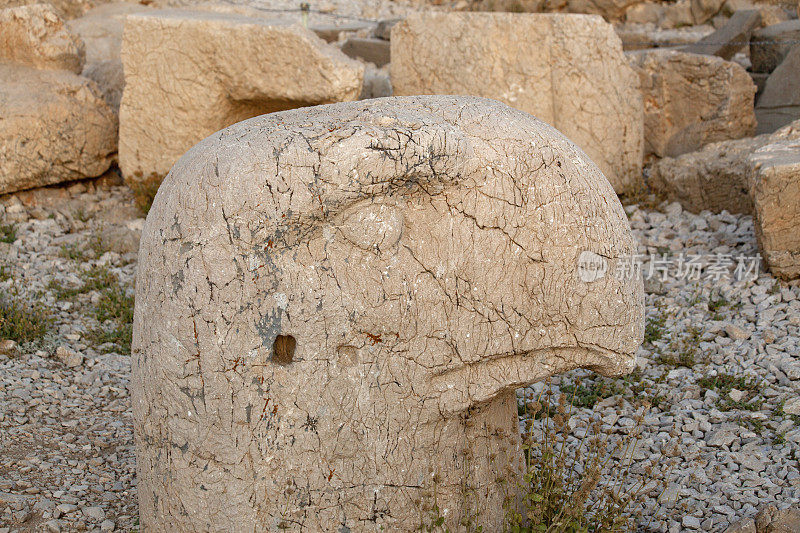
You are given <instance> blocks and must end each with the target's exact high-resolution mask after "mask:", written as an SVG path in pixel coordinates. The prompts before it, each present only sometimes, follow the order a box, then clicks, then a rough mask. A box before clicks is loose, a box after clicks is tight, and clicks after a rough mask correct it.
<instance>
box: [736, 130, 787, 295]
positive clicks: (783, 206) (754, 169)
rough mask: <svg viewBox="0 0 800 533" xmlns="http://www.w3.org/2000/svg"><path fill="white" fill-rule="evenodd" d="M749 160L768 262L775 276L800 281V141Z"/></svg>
mask: <svg viewBox="0 0 800 533" xmlns="http://www.w3.org/2000/svg"><path fill="white" fill-rule="evenodd" d="M747 159H748V162H749V163H750V167H751V173H750V190H751V194H752V196H753V204H754V206H755V210H754V211H755V212H754V215H755V216H754V220H755V228H756V237H757V238H758V244H759V247H760V248H761V252H762V254H763V256H764V260H765V261H766V263H767V265H768V266H769V269H770V271H771V272H772V273H773V274H774V275H775V276H777V277H779V278H783V279H794V278H800V140H789V141H780V142H776V143H773V144H768V145H766V146H763V147H761V148H759V149H758V150H756V151H755V152H754V153H753V154H751V155H750V156H749V157H748V158H747Z"/></svg>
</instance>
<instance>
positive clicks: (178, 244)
mask: <svg viewBox="0 0 800 533" xmlns="http://www.w3.org/2000/svg"><path fill="white" fill-rule="evenodd" d="M587 250H588V251H591V252H594V254H597V255H595V256H594V257H596V258H600V259H602V258H605V261H607V262H608V266H609V269H610V271H612V272H613V271H614V268H615V267H616V264H617V263H618V261H619V258H620V257H624V256H628V255H629V254H632V253H633V252H634V250H635V244H634V240H633V238H632V235H631V231H630V227H629V225H628V222H627V219H626V216H625V213H624V211H623V210H622V206H621V205H620V203H619V200H618V199H617V197H616V196H615V194H614V190H613V189H612V187H611V185H610V184H609V182H608V181H607V180H606V179H605V178H604V177H603V175H602V173H601V172H600V170H599V169H598V168H597V166H596V165H594V164H593V163H592V162H591V161H590V160H589V159H588V158H587V157H586V155H585V154H584V153H583V152H582V151H581V150H580V149H579V148H577V147H576V146H575V145H574V144H573V143H572V142H570V141H569V140H567V139H566V138H565V137H564V136H563V135H561V134H560V133H559V132H557V131H556V130H555V129H553V128H552V127H550V126H548V125H547V124H545V123H543V122H541V121H539V120H538V119H535V118H533V117H531V116H530V115H528V114H526V113H524V112H521V111H519V110H516V109H513V108H510V107H508V106H506V105H505V104H502V103H499V102H496V101H493V100H487V99H482V98H475V97H458V96H419V97H394V98H383V99H376V100H370V101H366V102H355V103H340V104H333V105H327V106H320V107H315V108H311V109H303V110H295V111H284V112H280V113H274V114H270V115H266V116H261V117H258V118H254V119H251V120H248V121H245V122H241V123H238V124H236V125H233V126H231V127H229V128H226V129H224V130H222V131H220V132H217V133H215V134H214V135H212V136H210V137H208V138H207V139H205V140H203V141H202V142H201V143H199V144H197V145H196V146H194V147H193V148H192V149H191V150H190V151H189V152H187V154H186V155H184V156H183V157H182V158H181V159H180V161H178V163H177V164H176V165H175V167H174V168H173V169H172V171H171V172H170V174H169V175H168V176H167V178H166V179H165V180H164V182H163V184H162V185H161V188H160V189H159V191H158V194H157V196H156V199H155V202H154V204H153V207H152V209H151V211H150V213H149V215H148V218H147V222H146V224H145V228H144V230H143V234H142V244H141V247H140V252H139V266H138V274H137V280H136V290H137V294H136V310H135V316H134V326H133V328H134V329H133V351H132V377H131V395H132V408H133V412H134V419H135V424H134V425H135V434H136V442H137V454H138V455H137V458H138V461H137V468H138V478H137V479H138V495H139V504H140V514H141V524H142V526H143V528H144V529H145V530H152V531H201V530H203V531H206V530H227V529H229V528H230V524H232V523H236V524H237V528H238V529H240V530H242V531H266V530H273V529H275V528H278V527H288V528H290V529H293V530H308V531H334V530H336V531H340V530H351V531H365V530H369V531H373V530H378V529H379V528H381V527H384V528H385V529H386V530H387V531H398V530H407V531H410V530H415V529H416V528H417V527H418V526H420V520H422V519H423V518H424V516H425V515H426V511H424V510H423V509H422V506H425V505H431V504H433V503H434V494H435V495H436V496H435V498H436V503H438V505H439V507H440V509H443V510H444V511H443V513H444V516H445V517H446V522H445V524H446V525H447V526H449V527H450V528H451V529H455V528H457V527H460V526H458V524H459V522H460V521H461V520H462V519H464V520H466V521H468V522H469V523H471V524H473V525H483V526H484V528H485V530H487V531H497V530H500V529H501V527H502V523H503V518H504V511H503V507H502V499H503V496H504V495H505V494H506V492H505V491H506V490H508V488H509V487H515V486H516V485H515V483H514V479H515V475H516V474H517V473H518V468H519V467H520V463H521V457H522V456H521V450H520V441H519V432H518V427H517V413H516V401H515V389H516V388H518V387H521V386H524V385H526V384H530V383H532V382H536V381H539V380H541V379H543V378H545V377H547V376H550V375H552V374H554V373H558V372H563V371H566V370H568V369H571V368H576V367H586V368H591V369H594V370H597V371H599V372H601V373H603V374H620V373H624V372H627V371H629V370H630V369H631V368H632V365H633V364H634V358H635V355H634V354H635V352H636V349H637V347H638V346H639V344H640V342H641V340H642V336H643V326H644V324H643V312H644V308H643V288H642V282H641V279H640V278H639V277H631V279H629V280H625V279H622V280H618V279H617V277H616V276H611V275H609V276H606V277H599V278H598V279H596V280H594V281H592V282H585V281H582V277H581V276H580V275H579V273H578V264H577V263H578V257H579V254H581V252H585V251H587ZM279 336H280V337H279ZM289 336H291V337H292V338H293V339H294V340H293V341H291V340H289ZM500 477H502V478H503V479H505V480H506V482H507V483H506V484H503V483H501V481H500V479H499V478H500Z"/></svg>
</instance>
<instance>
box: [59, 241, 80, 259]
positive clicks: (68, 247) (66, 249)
mask: <svg viewBox="0 0 800 533" xmlns="http://www.w3.org/2000/svg"><path fill="white" fill-rule="evenodd" d="M58 255H59V257H63V258H64V259H71V260H72V261H79V262H82V261H85V260H86V252H85V251H84V250H82V249H81V248H80V246H78V245H77V244H65V245H63V246H61V251H60V252H58Z"/></svg>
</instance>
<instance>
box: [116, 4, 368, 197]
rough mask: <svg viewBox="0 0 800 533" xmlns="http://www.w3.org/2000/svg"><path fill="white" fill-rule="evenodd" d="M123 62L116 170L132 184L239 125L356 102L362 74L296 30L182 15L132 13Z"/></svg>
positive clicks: (152, 178)
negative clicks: (257, 118)
mask: <svg viewBox="0 0 800 533" xmlns="http://www.w3.org/2000/svg"><path fill="white" fill-rule="evenodd" d="M122 63H123V65H124V69H125V90H124V92H123V95H122V103H121V105H120V134H119V137H120V138H119V145H120V146H119V163H120V168H121V169H122V172H123V176H124V178H125V180H126V181H127V182H128V183H129V184H133V185H134V186H135V185H136V184H139V183H142V182H158V181H160V180H161V179H162V178H163V176H165V175H166V174H167V172H168V171H169V169H170V167H171V166H172V165H173V164H174V163H175V161H177V160H178V158H179V157H180V156H181V155H182V154H183V153H184V152H185V151H186V150H188V149H189V148H190V147H191V146H192V145H193V144H195V143H196V142H198V141H199V140H201V139H203V138H204V137H206V136H208V135H210V134H211V133H213V132H215V131H217V130H219V129H221V128H224V127H225V126H228V125H230V124H233V123H235V122H239V121H240V120H244V119H246V118H250V117H253V116H256V115H260V114H263V113H269V112H272V111H278V110H283V109H291V108H295V107H302V106H308V105H315V104H323V103H329V102H336V101H342V100H354V99H356V98H357V97H358V95H359V93H360V92H361V83H362V77H363V72H364V67H363V65H362V64H360V63H358V62H357V61H355V60H352V59H350V58H348V57H346V56H345V55H344V54H342V53H341V51H339V50H337V49H335V48H334V47H331V46H328V45H326V44H325V43H324V42H323V41H322V40H321V39H319V38H318V37H317V36H316V35H314V34H313V33H312V32H310V31H308V30H306V29H304V28H302V27H300V26H289V25H286V24H284V23H281V22H270V21H267V20H264V19H253V18H248V17H244V16H241V15H234V14H221V13H212V12H199V11H180V10H166V11H154V12H150V13H139V14H133V15H129V16H128V17H127V19H126V22H125V30H124V32H123V44H122Z"/></svg>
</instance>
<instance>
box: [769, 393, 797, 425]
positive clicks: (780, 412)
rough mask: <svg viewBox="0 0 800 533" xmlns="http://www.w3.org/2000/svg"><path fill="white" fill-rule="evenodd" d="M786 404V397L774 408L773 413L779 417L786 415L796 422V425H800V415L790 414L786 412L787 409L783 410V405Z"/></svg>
mask: <svg viewBox="0 0 800 533" xmlns="http://www.w3.org/2000/svg"><path fill="white" fill-rule="evenodd" d="M784 405H786V399H785V398H784V399H783V400H781V401H780V402H778V405H777V406H776V407H775V409H774V410H773V415H774V416H777V417H785V418H788V419H789V420H791V421H792V422H794V425H795V426H800V415H790V414H786V411H784V410H783V406H784Z"/></svg>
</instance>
